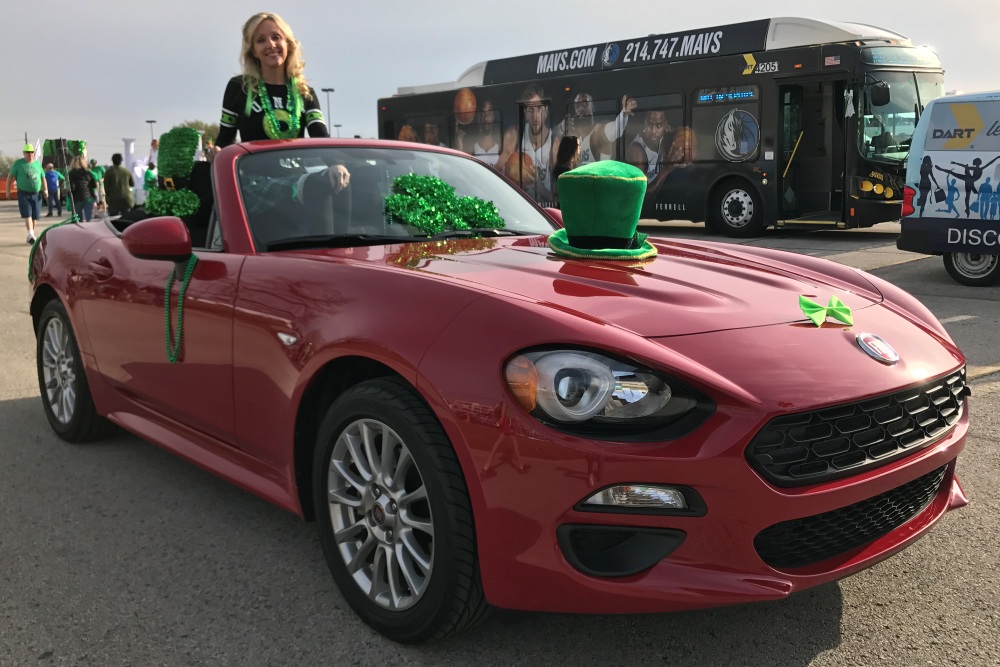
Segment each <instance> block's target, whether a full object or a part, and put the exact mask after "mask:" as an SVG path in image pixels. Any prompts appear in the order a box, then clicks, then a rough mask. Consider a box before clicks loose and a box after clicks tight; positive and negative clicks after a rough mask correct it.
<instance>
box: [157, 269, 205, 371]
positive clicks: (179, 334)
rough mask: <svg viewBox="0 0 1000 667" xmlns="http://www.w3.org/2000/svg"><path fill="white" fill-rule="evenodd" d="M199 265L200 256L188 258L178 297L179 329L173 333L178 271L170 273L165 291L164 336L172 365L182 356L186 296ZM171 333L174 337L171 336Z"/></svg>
mask: <svg viewBox="0 0 1000 667" xmlns="http://www.w3.org/2000/svg"><path fill="white" fill-rule="evenodd" d="M197 264H198V256H197V255H191V257H189V258H188V263H187V267H186V268H185V269H184V278H183V279H182V280H181V291H180V294H179V295H178V296H177V329H176V330H175V331H173V332H172V331H171V322H170V293H171V291H172V290H173V287H174V279H175V278H176V271H171V272H170V278H169V279H168V280H167V288H166V289H165V290H163V336H164V338H165V339H166V346H167V361H169V362H170V363H172V364H176V363H177V360H178V359H179V358H180V356H181V341H182V340H183V337H184V295H185V294H186V293H187V288H188V283H190V282H191V275H192V274H193V273H194V267H195V266H196V265H197ZM171 333H172V334H173V336H171ZM171 338H172V339H173V340H171Z"/></svg>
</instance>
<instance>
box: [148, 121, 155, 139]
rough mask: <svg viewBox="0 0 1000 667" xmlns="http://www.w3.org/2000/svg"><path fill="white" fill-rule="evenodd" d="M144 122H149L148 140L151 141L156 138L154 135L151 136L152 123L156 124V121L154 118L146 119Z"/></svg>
mask: <svg viewBox="0 0 1000 667" xmlns="http://www.w3.org/2000/svg"><path fill="white" fill-rule="evenodd" d="M146 122H147V123H149V139H150V141H152V140H153V139H155V138H156V137H154V136H153V125H155V124H156V121H155V120H147V121H146Z"/></svg>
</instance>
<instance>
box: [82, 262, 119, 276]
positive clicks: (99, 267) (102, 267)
mask: <svg viewBox="0 0 1000 667" xmlns="http://www.w3.org/2000/svg"><path fill="white" fill-rule="evenodd" d="M87 268H88V269H89V270H90V273H91V274H92V275H94V276H95V277H96V278H97V279H98V280H108V279H109V278H111V277H112V276H113V275H115V267H113V266H111V262H110V261H108V260H107V259H106V258H104V257H101V258H100V259H97V260H94V261H93V262H90V264H88V265H87Z"/></svg>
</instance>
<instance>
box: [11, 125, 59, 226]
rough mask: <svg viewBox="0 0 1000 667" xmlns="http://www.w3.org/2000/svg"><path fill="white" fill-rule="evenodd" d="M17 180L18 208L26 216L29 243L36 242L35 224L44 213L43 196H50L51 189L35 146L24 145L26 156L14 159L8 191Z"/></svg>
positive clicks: (22, 215)
mask: <svg viewBox="0 0 1000 667" xmlns="http://www.w3.org/2000/svg"><path fill="white" fill-rule="evenodd" d="M12 178H13V179H16V181H17V208H18V210H19V211H20V212H21V217H22V218H24V226H25V227H26V228H27V229H28V243H29V244H31V243H34V242H35V224H36V223H37V222H38V218H39V217H40V216H41V214H42V198H43V197H45V198H48V196H49V189H48V186H47V185H46V183H45V170H44V169H42V165H41V164H40V163H38V162H35V147H34V146H32V145H31V144H25V145H24V157H23V158H21V159H19V160H14V164H12V165H11V166H10V174H8V175H7V192H8V193H10V180H11V179H12Z"/></svg>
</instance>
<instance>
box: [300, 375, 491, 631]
mask: <svg viewBox="0 0 1000 667" xmlns="http://www.w3.org/2000/svg"><path fill="white" fill-rule="evenodd" d="M389 443H391V444H392V459H391V460H392V463H390V464H386V463H385V462H384V459H385V454H386V449H385V445H386V444H389ZM407 454H408V457H407ZM373 457H377V459H373ZM372 460H377V461H379V463H378V465H374V464H372V463H371V461H372ZM358 461H360V462H361V465H358ZM373 470H374V472H373ZM313 489H314V493H313V500H314V503H315V510H316V520H317V523H318V524H319V534H320V541H321V543H322V545H323V552H324V554H325V555H326V560H327V564H328V565H329V567H330V571H331V573H332V574H333V578H334V580H335V581H336V582H337V585H338V586H339V587H340V591H341V593H342V594H343V596H344V598H345V599H346V600H347V602H348V604H350V605H351V608H353V609H354V611H355V612H356V613H357V614H358V616H360V617H361V619H362V620H363V621H365V623H367V624H368V625H370V626H371V627H373V628H374V629H376V630H378V631H379V632H380V633H382V634H383V635H385V636H386V637H388V638H390V639H393V640H395V641H398V642H403V643H417V642H423V641H428V640H437V639H441V638H443V637H446V636H448V635H450V634H453V633H455V632H457V631H459V630H462V629H464V628H466V627H468V626H471V625H472V624H474V623H476V622H477V621H479V620H481V619H482V618H483V616H484V615H485V614H486V612H487V611H488V609H489V605H488V604H487V603H486V599H485V597H484V595H483V587H482V581H481V579H480V576H479V566H478V558H477V556H476V535H475V527H474V525H473V517H472V509H471V505H470V502H469V494H468V490H467V488H466V484H465V479H464V477H463V476H462V471H461V468H460V466H459V464H458V459H457V458H456V456H455V451H454V449H452V446H451V444H450V443H449V442H448V439H447V437H446V436H445V434H444V431H443V430H442V429H441V426H440V424H438V422H437V420H436V419H435V418H434V415H433V414H431V412H430V410H429V409H428V408H427V407H426V406H425V405H424V403H423V401H422V400H421V399H420V397H419V396H418V395H417V394H415V393H414V391H413V390H412V389H411V388H410V387H409V386H408V385H406V384H405V383H403V382H401V381H397V380H393V379H377V380H370V381H368V382H364V383H362V384H359V385H357V386H356V387H353V388H351V389H350V390H348V391H347V392H346V393H345V394H344V395H342V396H341V397H340V398H338V399H337V400H336V401H335V402H334V403H333V405H331V406H330V409H329V410H328V411H327V414H326V417H325V418H324V419H323V423H322V425H321V426H320V429H319V436H318V437H317V441H316V449H315V454H314V460H313ZM339 501H343V502H339ZM338 532H339V534H340V536H341V540H340V542H338V540H337V538H336V537H335V534H337V533H338ZM349 563H356V564H357V565H356V566H355V567H354V568H353V569H352V568H351V566H350V565H349ZM380 568H384V570H380Z"/></svg>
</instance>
